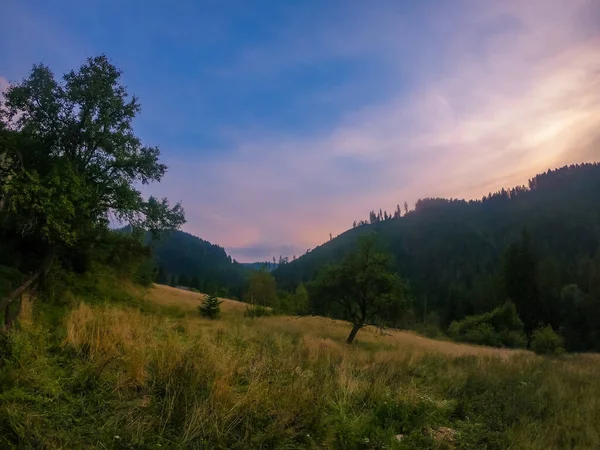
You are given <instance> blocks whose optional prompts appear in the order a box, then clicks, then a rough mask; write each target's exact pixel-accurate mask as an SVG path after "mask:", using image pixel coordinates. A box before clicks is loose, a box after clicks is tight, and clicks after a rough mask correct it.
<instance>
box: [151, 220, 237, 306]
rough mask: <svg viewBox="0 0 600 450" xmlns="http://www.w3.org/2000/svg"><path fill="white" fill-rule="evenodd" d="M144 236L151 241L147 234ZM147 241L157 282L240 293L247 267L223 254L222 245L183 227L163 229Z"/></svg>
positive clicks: (223, 292)
mask: <svg viewBox="0 0 600 450" xmlns="http://www.w3.org/2000/svg"><path fill="white" fill-rule="evenodd" d="M146 240H147V242H149V243H150V242H151V239H150V236H149V235H148V236H147V237H146ZM151 245H152V248H153V254H154V257H155V262H156V266H157V269H158V274H157V282H159V283H163V284H167V283H169V284H176V285H184V286H189V287H193V288H196V289H199V290H200V291H202V292H208V293H215V294H217V293H220V295H230V296H238V297H240V296H241V294H242V290H243V289H244V284H245V279H246V274H247V271H248V270H249V269H248V268H246V267H244V266H243V265H242V264H240V263H238V262H237V261H235V260H233V259H232V258H231V256H229V255H227V253H226V252H225V249H224V248H223V247H220V246H218V245H216V244H211V243H210V242H208V241H205V240H203V239H200V238H198V237H196V236H193V235H191V234H189V233H185V232H183V231H171V232H167V233H163V234H162V235H161V236H160V237H159V239H158V240H155V241H153V242H151Z"/></svg>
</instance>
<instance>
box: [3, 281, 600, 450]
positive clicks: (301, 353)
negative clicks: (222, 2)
mask: <svg viewBox="0 0 600 450" xmlns="http://www.w3.org/2000/svg"><path fill="white" fill-rule="evenodd" d="M165 292H166V291H165ZM165 292H163V293H165ZM159 293H160V291H153V292H151V293H150V294H149V297H150V298H151V297H152V296H156V295H158V294H159ZM165 295H166V294H165ZM147 297H148V296H147ZM224 306H226V307H227V305H224ZM226 309H227V308H226ZM233 310H235V309H231V310H230V311H233ZM33 316H34V311H32V308H31V305H30V304H29V303H26V304H25V305H24V308H23V313H22V317H21V320H20V325H19V327H18V329H16V330H14V331H12V332H11V334H10V335H9V336H7V338H6V339H5V341H4V344H3V345H4V348H3V351H4V352H5V355H6V356H5V357H4V360H5V367H4V368H3V369H2V370H1V371H0V383H1V385H0V386H1V387H2V392H1V393H0V447H2V448H6V447H8V448H10V446H14V445H21V446H23V447H24V448H27V447H39V448H160V447H162V448H233V449H235V448H239V449H253V448H257V449H258V448H285V449H292V448H332V449H333V448H340V449H353V448H356V449H375V448H398V449H419V448H422V449H429V448H438V449H453V448H456V449H507V448H513V449H548V448H574V449H590V448H600V404H599V400H598V399H600V383H598V379H600V378H599V376H600V361H598V360H597V359H596V358H593V357H577V356H566V357H563V358H561V359H547V358H542V357H538V356H535V355H533V354H531V353H529V352H523V351H521V352H511V351H507V350H498V349H494V350H492V349H486V348H480V347H471V346H466V345H457V344H453V343H449V342H439V343H438V342H436V341H430V340H427V339H425V338H420V337H418V336H414V335H411V334H406V333H404V334H399V333H396V334H393V335H392V336H380V335H378V334H377V332H376V330H375V329H366V330H362V331H361V334H359V337H358V340H359V342H358V345H356V346H352V347H350V346H347V345H345V344H343V338H344V336H345V334H346V332H347V326H348V325H347V324H344V323H343V322H339V321H330V320H327V319H321V318H303V319H292V318H286V317H264V318H258V319H250V318H244V317H243V310H242V309H240V310H239V312H238V314H237V315H236V314H234V313H233V312H232V313H231V314H230V315H228V316H226V318H225V320H222V321H210V320H205V319H201V318H199V317H198V316H197V315H195V314H192V313H191V312H189V311H188V312H186V313H185V314H183V313H182V314H180V315H177V314H169V315H165V314H163V312H162V311H161V310H160V309H158V310H155V309H152V308H151V307H149V308H146V309H142V310H140V308H139V305H137V306H136V307H130V306H127V305H126V304H114V303H113V304H95V305H90V304H87V303H78V304H75V305H74V306H73V307H71V309H70V310H69V311H68V313H67V314H66V316H65V317H64V319H63V322H62V323H63V326H62V327H61V328H60V330H57V329H53V328H50V327H49V326H48V324H49V322H47V321H44V319H43V316H40V317H36V318H35V320H34V319H33Z"/></svg>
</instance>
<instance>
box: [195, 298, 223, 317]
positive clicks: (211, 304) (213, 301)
mask: <svg viewBox="0 0 600 450" xmlns="http://www.w3.org/2000/svg"><path fill="white" fill-rule="evenodd" d="M221 303H223V301H222V300H219V299H218V298H217V297H215V296H214V295H206V296H204V300H202V304H200V306H198V311H200V314H201V315H202V317H206V318H208V319H217V318H218V317H219V315H220V314H221Z"/></svg>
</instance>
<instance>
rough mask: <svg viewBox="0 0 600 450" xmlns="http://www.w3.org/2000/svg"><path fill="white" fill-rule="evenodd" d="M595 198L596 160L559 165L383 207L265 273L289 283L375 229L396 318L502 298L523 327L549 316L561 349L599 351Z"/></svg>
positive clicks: (310, 274)
mask: <svg viewBox="0 0 600 450" xmlns="http://www.w3.org/2000/svg"><path fill="white" fill-rule="evenodd" d="M599 202H600V165H598V164H581V165H572V166H566V167H562V168H560V169H556V170H549V171H547V172H546V173H543V174H540V175H538V176H536V177H534V178H532V179H531V180H530V181H529V184H528V186H520V187H516V188H514V189H510V190H505V189H502V190H500V191H498V192H496V193H494V194H490V195H488V196H485V197H484V198H482V199H481V200H473V201H465V200H448V199H439V198H438V199H423V200H419V201H418V202H417V203H416V205H415V208H414V210H412V211H410V212H409V213H408V214H405V215H403V216H402V217H401V218H397V219H396V220H389V219H388V220H387V221H386V220H385V214H383V218H384V220H382V221H379V220H375V221H374V223H372V224H368V225H363V226H361V227H357V228H355V229H351V230H349V231H347V232H346V233H343V234H342V235H340V236H339V237H337V238H335V239H333V240H332V241H331V242H328V243H326V244H323V245H321V246H319V247H317V248H316V249H314V250H313V251H312V252H310V253H309V254H307V255H304V256H302V257H300V258H299V259H298V260H296V261H293V262H291V263H289V264H287V265H284V266H281V267H279V268H278V269H277V270H275V271H274V275H275V277H276V279H277V282H278V284H279V287H280V288H281V289H285V290H293V289H294V288H295V286H297V285H298V284H299V283H307V282H310V281H311V280H313V279H314V278H315V275H316V274H317V272H318V270H319V269H321V268H322V267H325V266H326V265H327V264H330V263H336V262H339V261H341V260H342V259H343V257H344V256H345V255H347V254H348V253H350V252H351V251H352V250H353V249H354V248H355V245H356V240H357V238H358V237H360V236H362V235H365V234H370V233H375V234H376V235H377V237H378V240H379V242H380V243H381V244H382V246H384V247H385V248H386V250H387V251H389V252H391V253H392V254H393V256H394V257H395V270H396V272H397V273H398V274H400V275H401V276H402V277H404V278H405V279H407V280H408V282H409V284H410V291H411V295H412V308H411V312H410V314H412V317H410V314H409V316H404V318H403V319H402V320H403V322H404V323H403V325H404V326H410V323H409V322H412V323H415V324H416V323H420V324H424V323H426V324H434V325H436V326H439V327H441V328H442V329H443V330H448V327H449V326H450V324H451V323H452V322H454V321H459V320H462V319H464V318H465V317H467V316H473V315H480V314H485V313H488V312H490V311H492V310H494V309H495V308H497V307H499V306H501V305H503V304H505V303H506V301H507V300H510V301H512V302H513V303H514V304H515V306H516V308H517V313H518V315H519V317H520V318H521V320H522V321H523V323H524V328H525V332H526V333H527V334H531V333H532V331H533V330H534V329H535V328H537V327H538V326H539V325H546V324H549V325H551V326H552V327H553V328H554V329H555V330H557V331H559V333H561V334H562V335H563V337H564V339H565V345H566V346H567V348H568V349H569V350H598V349H599V348H600V336H598V327H597V325H596V324H597V323H599V322H600V245H599V243H600V209H599V208H598V206H597V205H598V204H599ZM388 217H389V215H388ZM315 301H316V302H318V301H319V300H318V299H315Z"/></svg>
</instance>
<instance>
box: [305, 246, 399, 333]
mask: <svg viewBox="0 0 600 450" xmlns="http://www.w3.org/2000/svg"><path fill="white" fill-rule="evenodd" d="M312 288H313V295H314V296H315V299H318V300H319V301H323V302H326V303H327V304H331V303H336V304H338V305H339V306H341V308H342V310H343V311H344V315H345V317H346V318H347V319H349V320H350V321H351V322H352V325H353V326H352V331H351V332H350V334H349V335H348V338H347V339H346V343H348V344H352V342H353V341H354V338H355V337H356V334H357V333H358V331H359V330H360V329H361V328H362V327H363V326H364V325H365V324H366V323H367V322H368V321H369V320H372V319H374V318H376V317H380V318H381V317H384V316H386V315H387V314H388V313H389V312H390V311H392V310H396V311H397V310H398V309H399V308H398V306H401V305H402V304H404V295H403V291H404V284H403V283H402V281H401V279H400V278H399V277H398V275H397V274H395V273H393V272H392V259H391V256H390V255H388V254H386V253H381V252H378V251H377V249H376V242H375V239H374V237H365V238H362V239H361V240H360V241H359V246H358V249H357V250H356V251H355V252H354V253H351V254H350V255H348V256H347V257H346V258H345V259H344V260H343V261H342V263H341V264H339V265H337V266H332V267H328V268H326V269H325V270H323V271H321V272H320V273H319V275H318V276H317V279H316V281H315V282H314V283H313V286H312Z"/></svg>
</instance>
